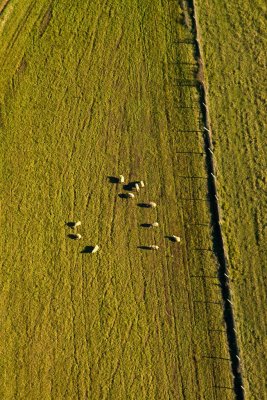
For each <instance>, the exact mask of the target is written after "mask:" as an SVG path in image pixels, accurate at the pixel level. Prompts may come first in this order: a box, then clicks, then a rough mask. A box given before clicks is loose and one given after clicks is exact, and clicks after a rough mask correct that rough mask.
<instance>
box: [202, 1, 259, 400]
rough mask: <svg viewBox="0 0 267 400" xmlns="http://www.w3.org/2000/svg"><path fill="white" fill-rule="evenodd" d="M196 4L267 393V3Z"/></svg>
mask: <svg viewBox="0 0 267 400" xmlns="http://www.w3.org/2000/svg"><path fill="white" fill-rule="evenodd" d="M196 4H197V12H198V20H199V21H200V31H201V35H202V38H201V45H202V48H203V53H204V60H205V76H206V78H207V82H208V83H209V106H210V114H211V121H212V132H213V139H214V147H215V157H216V161H217V184H218V189H219V202H220V204H221V224H222V229H223V233H224V242H225V244H226V245H227V250H228V258H229V261H230V266H229V269H230V281H231V282H230V286H231V289H232V295H233V304H234V312H235V317H236V322H237V333H238V342H239V345H240V350H241V371H242V375H243V377H244V383H245V394H246V398H248V399H265V398H266V393H267V387H266V379H265V377H266V375H267V356H266V354H267V345H266V332H267V310H266V263H267V214H266V205H267V192H266V187H267V186H266V185H267V177H266V166H267V165H266V159H267V158H266V148H267V139H266V117H265V114H266V101H267V97H266V79H264V78H263V77H264V74H266V49H267V34H266V21H265V18H266V4H265V2H264V1H262V0H257V1H256V2H253V3H251V2H249V1H239V0H238V1H236V2H231V3H230V2H225V1H218V2H212V1H209V0H205V1H201V2H200V1H196Z"/></svg>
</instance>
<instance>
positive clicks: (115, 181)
mask: <svg viewBox="0 0 267 400" xmlns="http://www.w3.org/2000/svg"><path fill="white" fill-rule="evenodd" d="M108 180H109V183H119V182H120V180H119V178H117V177H116V176H108Z"/></svg>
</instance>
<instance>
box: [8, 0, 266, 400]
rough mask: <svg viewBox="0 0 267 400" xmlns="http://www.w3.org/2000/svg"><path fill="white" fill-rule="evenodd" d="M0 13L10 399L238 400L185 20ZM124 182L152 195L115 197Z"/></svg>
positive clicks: (124, 10)
mask: <svg viewBox="0 0 267 400" xmlns="http://www.w3.org/2000/svg"><path fill="white" fill-rule="evenodd" d="M1 9H2V12H1V15H0V38H1V43H3V45H1V48H0V69H1V71H2V74H1V77H0V107H1V108H0V132H1V175H2V191H1V203H2V214H1V218H2V224H1V226H2V229H1V247H2V250H3V251H2V268H1V280H0V282H1V284H0V293H1V295H0V296H1V302H0V304H1V308H0V318H1V334H0V335H1V337H0V350H1V358H0V398H3V399H5V400H11V399H17V398H18V399H27V400H30V399H33V400H37V399H55V400H60V399H62V400H63V399H64V400H65V399H70V400H74V399H90V400H91V399H92V400H94V399H99V400H105V399H114V400H119V399H127V400H128V399H135V400H136V399H140V400H141V399H155V400H159V399H162V400H165V399H188V400H195V399H196V400H197V399H201V400H202V399H203V400H204V399H205V400H213V399H216V400H217V399H222V400H232V399H234V397H235V396H234V392H233V378H232V373H231V365H230V361H229V351H228V344H227V337H226V332H225V325H224V321H223V307H222V303H221V288H220V285H219V281H218V278H217V260H216V258H215V256H214V253H213V250H212V249H213V242H212V231H211V216H210V208H209V203H208V197H207V172H206V163H205V153H204V148H203V136H202V133H203V126H202V121H201V115H200V108H199V96H198V91H197V89H196V85H195V72H196V68H197V66H196V60H195V58H194V48H193V46H192V44H191V42H192V39H193V37H192V33H191V32H190V30H189V28H188V26H187V25H188V24H187V23H185V22H186V19H187V18H188V15H186V14H185V13H184V11H183V10H182V8H181V7H180V6H179V5H178V3H176V2H167V1H163V2H158V1H155V0H144V1H138V0H135V1H130V0H125V1H123V2H121V1H119V0H113V1H110V0H106V1H104V2H100V1H95V2H84V1H82V0H78V1H76V2H64V1H62V0H60V1H58V2H48V1H46V0H37V1H35V2H31V1H29V0H27V1H24V2H23V4H22V2H19V1H18V0H10V1H9V2H6V1H4V2H3V1H2V2H0V10H1ZM218 148H219V147H218V146H217V148H216V151H217V149H218ZM118 174H123V175H124V176H125V177H126V180H127V182H128V181H134V180H139V179H143V180H144V181H145V183H146V187H145V188H144V189H143V190H142V191H141V193H140V194H139V195H137V196H136V198H135V199H132V200H126V199H121V198H120V197H119V196H118V195H119V194H120V193H122V192H123V188H122V187H121V186H120V185H118V184H114V183H112V182H111V181H110V179H109V177H113V176H118ZM150 200H152V201H155V202H156V203H157V205H158V206H157V208H156V209H153V210H152V209H146V208H142V207H138V203H142V202H146V201H150ZM229 207H230V206H229ZM74 220H81V221H82V226H81V228H80V229H79V232H80V233H81V235H82V239H81V240H80V241H74V240H71V239H70V238H69V236H68V235H69V234H71V233H72V230H71V229H70V228H69V227H68V226H67V225H66V223H67V222H69V221H74ZM156 220H157V221H158V222H159V224H160V226H159V228H158V229H157V230H152V229H147V228H144V227H141V226H140V225H141V224H142V223H149V222H154V221H156ZM171 234H176V235H180V236H181V238H182V241H181V244H180V245H178V244H175V243H172V242H170V240H169V239H168V238H167V236H169V235H171ZM95 244H98V245H99V246H100V251H99V253H97V254H88V253H86V252H83V251H84V249H85V248H86V246H93V245H95ZM149 244H158V245H159V246H160V249H159V251H158V252H151V251H145V250H142V249H140V248H139V246H146V245H149ZM255 263H256V261H255ZM239 267H240V266H239V265H238V266H237V267H236V270H235V271H236V275H235V276H233V279H235V281H234V285H237V280H238V276H239V269H238V268H239ZM255 273H256V272H255ZM259 279H260V277H259ZM238 296H239V294H238V293H236V291H235V298H236V299H238ZM240 299H241V297H240ZM240 301H241V300H240ZM240 304H241V303H240ZM244 315H245V314H244V312H243V310H242V308H241V305H240V308H239V318H240V321H243V320H242V318H244ZM241 332H245V331H244V330H243V331H241Z"/></svg>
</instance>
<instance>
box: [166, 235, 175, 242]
mask: <svg viewBox="0 0 267 400" xmlns="http://www.w3.org/2000/svg"><path fill="white" fill-rule="evenodd" d="M164 237H165V239H168V240H169V241H170V242H173V243H175V242H176V240H175V238H173V237H172V236H164Z"/></svg>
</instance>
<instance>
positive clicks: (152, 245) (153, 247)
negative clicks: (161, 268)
mask: <svg viewBox="0 0 267 400" xmlns="http://www.w3.org/2000/svg"><path fill="white" fill-rule="evenodd" d="M147 247H149V248H150V249H151V250H158V249H159V246H157V245H156V244H151V245H150V246H147Z"/></svg>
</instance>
